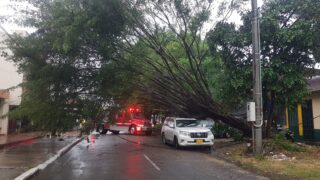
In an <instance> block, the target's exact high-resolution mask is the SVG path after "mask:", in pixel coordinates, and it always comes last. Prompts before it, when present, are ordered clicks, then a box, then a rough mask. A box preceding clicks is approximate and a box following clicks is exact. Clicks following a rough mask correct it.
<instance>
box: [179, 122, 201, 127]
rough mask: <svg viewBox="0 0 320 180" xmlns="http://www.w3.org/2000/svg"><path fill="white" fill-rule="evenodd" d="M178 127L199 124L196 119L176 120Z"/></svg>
mask: <svg viewBox="0 0 320 180" xmlns="http://www.w3.org/2000/svg"><path fill="white" fill-rule="evenodd" d="M176 125H177V127H196V126H198V125H199V123H198V121H196V120H176Z"/></svg>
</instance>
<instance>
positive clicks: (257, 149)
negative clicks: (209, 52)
mask: <svg viewBox="0 0 320 180" xmlns="http://www.w3.org/2000/svg"><path fill="white" fill-rule="evenodd" d="M251 3H252V4H251V5H252V54H253V80H254V90H253V97H254V101H255V104H256V123H255V125H254V137H253V138H254V150H253V151H254V154H261V152H262V124H263V114H262V83H261V61H260V28H259V20H258V18H259V13H258V6H257V0H251Z"/></svg>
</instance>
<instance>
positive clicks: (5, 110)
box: [0, 98, 9, 135]
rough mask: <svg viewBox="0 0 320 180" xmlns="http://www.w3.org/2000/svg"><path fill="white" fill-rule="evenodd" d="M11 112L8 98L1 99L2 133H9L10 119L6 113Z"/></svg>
mask: <svg viewBox="0 0 320 180" xmlns="http://www.w3.org/2000/svg"><path fill="white" fill-rule="evenodd" d="M8 112H9V102H8V99H2V98H1V99H0V134H5V135H6V134H8V125H9V119H8V116H6V114H7V113H8Z"/></svg>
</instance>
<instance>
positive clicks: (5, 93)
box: [0, 89, 10, 99]
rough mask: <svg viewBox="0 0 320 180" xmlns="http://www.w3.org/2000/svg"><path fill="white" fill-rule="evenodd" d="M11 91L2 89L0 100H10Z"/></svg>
mask: <svg viewBox="0 0 320 180" xmlns="http://www.w3.org/2000/svg"><path fill="white" fill-rule="evenodd" d="M9 95H10V94H9V91H8V90H5V89H0V98H2V99H9Z"/></svg>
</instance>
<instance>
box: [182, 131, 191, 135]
mask: <svg viewBox="0 0 320 180" xmlns="http://www.w3.org/2000/svg"><path fill="white" fill-rule="evenodd" d="M179 134H181V135H184V136H190V133H189V132H187V131H179Z"/></svg>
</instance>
